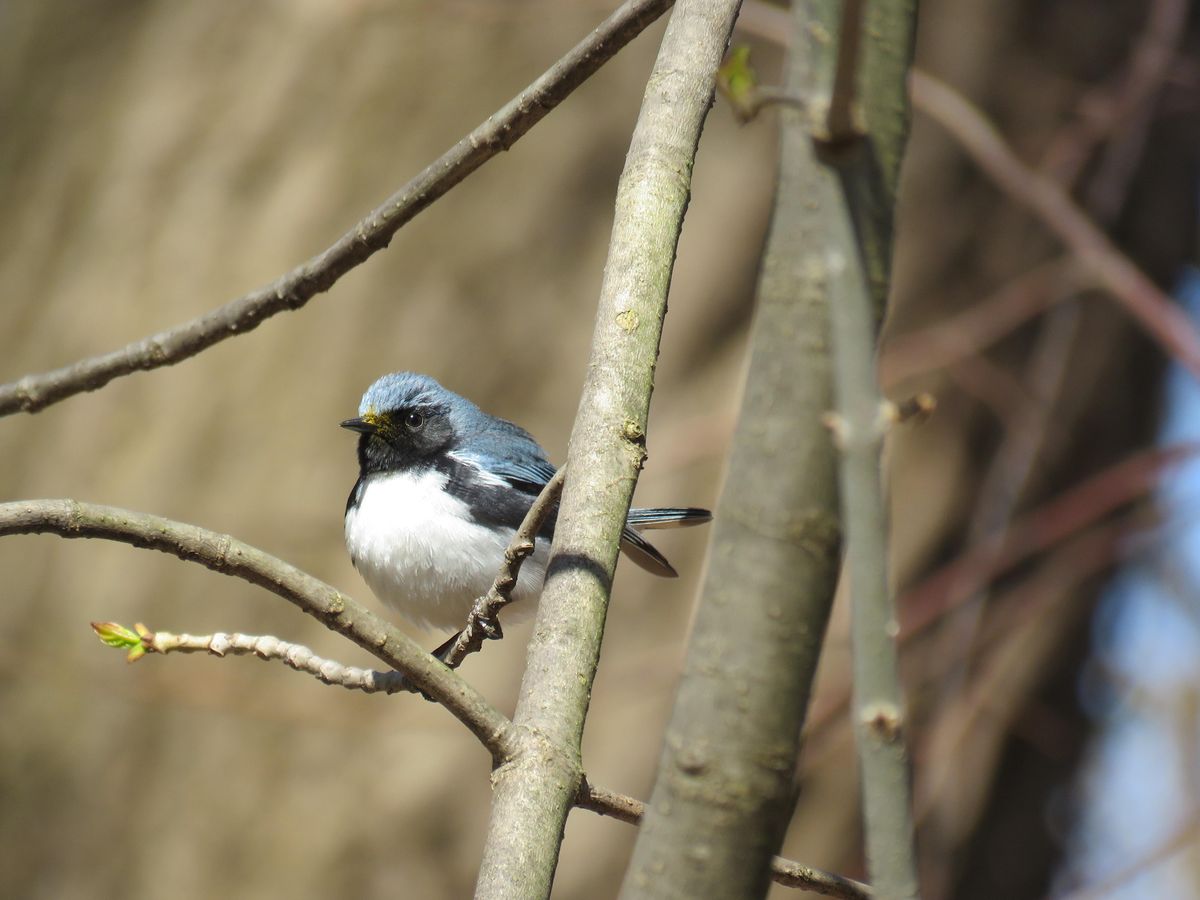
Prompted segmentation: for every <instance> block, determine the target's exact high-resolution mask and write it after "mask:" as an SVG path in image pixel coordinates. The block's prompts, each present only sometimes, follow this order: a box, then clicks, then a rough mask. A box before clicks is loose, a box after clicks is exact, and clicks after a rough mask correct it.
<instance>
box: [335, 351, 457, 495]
mask: <svg viewBox="0 0 1200 900" xmlns="http://www.w3.org/2000/svg"><path fill="white" fill-rule="evenodd" d="M467 402H468V401H466V400H463V398H461V397H459V396H458V395H457V394H453V393H451V392H450V391H448V390H446V389H445V388H444V387H442V386H441V385H440V384H438V383H437V382H436V381H434V380H433V379H432V378H430V377H429V376H427V375H418V374H415V373H413V372H397V373H395V374H393V375H384V376H383V377H382V378H380V379H379V380H378V381H376V382H375V383H374V384H373V385H371V386H370V387H369V388H367V392H366V393H365V394H363V398H362V403H360V404H359V407H358V415H357V416H356V417H355V418H353V419H347V420H346V421H344V422H342V427H343V428H348V429H350V430H351V431H357V432H358V433H359V435H360V437H359V439H358V462H359V466H360V467H361V469H362V474H363V475H368V474H371V473H373V472H391V471H396V470H399V469H405V468H408V467H410V466H412V465H415V464H418V463H420V462H422V461H425V460H428V459H431V458H432V457H433V456H435V455H436V454H438V453H441V452H443V451H445V450H447V449H448V448H450V447H451V446H453V444H454V438H455V428H454V419H455V418H456V414H459V413H460V411H459V410H458V408H457V407H458V405H459V404H466V403H467Z"/></svg>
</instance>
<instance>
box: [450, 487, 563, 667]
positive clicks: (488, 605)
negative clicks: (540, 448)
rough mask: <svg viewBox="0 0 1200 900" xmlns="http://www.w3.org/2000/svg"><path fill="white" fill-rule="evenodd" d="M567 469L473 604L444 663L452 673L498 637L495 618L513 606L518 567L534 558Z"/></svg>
mask: <svg viewBox="0 0 1200 900" xmlns="http://www.w3.org/2000/svg"><path fill="white" fill-rule="evenodd" d="M565 471H566V467H562V468H560V469H559V470H558V471H557V472H555V473H554V477H553V478H551V479H550V480H549V481H548V482H546V486H545V487H543V488H542V492H541V493H540V494H538V497H537V499H536V500H534V501H533V505H532V506H530V507H529V511H528V512H527V513H525V518H524V519H523V520H522V522H521V527H520V528H518V529H517V532H516V534H514V535H513V537H512V540H511V541H509V542H508V547H507V548H506V549H505V551H504V562H503V564H502V565H501V566H500V571H499V573H497V575H496V580H495V581H493V582H492V586H491V588H490V589H489V590H488V592H487V593H486V594H484V595H483V596H482V597H480V598H479V599H478V600H476V601H475V606H474V607H473V608H472V609H471V614H470V616H468V618H467V624H466V626H465V627H464V628H463V630H462V631H460V632H459V633H458V638H457V639H456V640H455V642H454V646H453V647H451V648H450V652H449V653H447V654H446V658H445V663H446V665H447V666H449V667H450V668H451V669H456V668H458V667H459V666H460V665H461V664H462V661H463V660H464V659H466V658H467V656H468V655H469V654H471V653H478V652H479V650H480V649H481V648H482V647H483V642H484V639H485V638H490V637H499V636H500V622H499V620H498V619H497V615H498V614H499V612H500V610H502V609H503V608H504V607H505V606H507V605H508V604H509V603H512V592H513V590H514V589H515V588H516V586H517V577H518V576H519V575H520V574H521V564H522V563H523V562H524V561H525V560H526V559H527V558H528V557H529V556H531V555H532V554H533V549H534V545H535V544H536V542H537V535H538V532H539V531H541V530H542V523H544V522H545V521H546V516H548V515H549V514H550V510H551V509H553V508H554V506H555V505H556V504H557V503H558V497H559V494H561V493H562V485H563V473H564V472H565Z"/></svg>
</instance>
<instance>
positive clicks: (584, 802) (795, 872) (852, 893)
mask: <svg viewBox="0 0 1200 900" xmlns="http://www.w3.org/2000/svg"><path fill="white" fill-rule="evenodd" d="M575 805H576V806H577V807H579V808H580V809H586V810H588V811H590V812H594V813H596V814H598V815H601V816H609V817H611V818H614V819H619V820H620V821H622V822H625V823H627V824H629V825H639V824H641V821H642V815H643V814H644V813H645V811H646V804H644V803H643V802H642V801H641V800H637V799H635V798H633V797H629V796H626V795H625V794H618V793H616V792H615V791H608V790H605V789H604V788H601V787H596V786H595V785H592V784H589V783H588V781H587V779H586V778H585V779H584V780H583V783H582V784H580V786H579V793H578V794H577V795H576V797H575ZM771 879H772V880H773V881H775V882H778V883H779V884H782V885H784V886H785V887H793V888H800V889H801V890H805V891H810V892H811V893H814V894H823V895H825V896H827V897H842V898H845V900H870V898H873V897H874V896H875V894H874V892H873V891H872V890H871V886H870V885H867V884H863V883H862V882H861V881H855V880H854V879H852V878H846V877H844V876H842V875H836V874H834V873H833V872H826V871H824V870H823V869H816V868H813V867H812V866H806V865H804V864H802V863H797V862H794V861H792V860H790V859H785V858H784V857H782V856H776V857H774V858H773V859H772V860H771Z"/></svg>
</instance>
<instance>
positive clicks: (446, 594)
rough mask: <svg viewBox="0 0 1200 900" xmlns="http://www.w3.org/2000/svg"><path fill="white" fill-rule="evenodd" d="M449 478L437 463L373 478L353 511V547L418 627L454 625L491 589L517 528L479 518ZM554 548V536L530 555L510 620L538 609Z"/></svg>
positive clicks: (374, 582) (376, 583)
mask: <svg viewBox="0 0 1200 900" xmlns="http://www.w3.org/2000/svg"><path fill="white" fill-rule="evenodd" d="M461 461H462V462H465V463H468V464H471V465H475V464H474V463H473V462H472V461H471V460H470V459H465V458H464V459H461ZM484 476H485V477H486V473H484ZM492 477H493V478H495V476H492ZM446 481H447V476H446V475H444V474H443V473H441V472H437V471H435V470H432V469H430V470H426V471H424V472H420V473H413V472H393V473H388V474H380V475H374V476H371V477H370V478H368V479H367V481H366V482H364V484H363V486H362V491H361V494H360V496H359V502H358V506H357V507H356V508H353V509H351V510H349V511H348V512H347V513H346V547H347V548H348V549H349V550H350V557H351V559H352V560H353V561H354V566H355V568H357V569H358V571H359V573H360V574H361V575H362V577H363V580H364V581H366V582H367V585H368V586H369V587H370V588H371V590H372V591H374V592H375V595H376V596H377V597H378V598H379V599H380V600H382V601H383V602H384V604H386V605H387V606H389V607H391V608H392V609H394V610H396V611H397V612H399V613H401V614H402V615H404V616H405V617H406V618H408V619H409V620H411V621H412V622H413V623H415V624H417V625H422V626H428V627H430V628H437V629H441V630H453V629H458V628H461V627H462V626H463V625H464V624H465V623H466V620H467V614H468V613H469V612H470V610H471V607H472V605H474V603H475V598H476V597H479V596H480V595H482V594H485V593H487V590H488V588H490V587H491V585H492V581H493V580H494V579H495V577H496V573H497V572H498V571H499V569H500V565H501V563H502V562H503V561H504V550H505V548H506V547H507V546H508V542H509V541H510V540H511V539H512V535H513V532H512V530H511V529H501V530H499V531H497V530H493V529H491V528H488V527H486V526H484V525H480V524H478V523H477V522H473V521H472V520H471V516H470V512H469V511H468V509H467V505H466V504H465V503H463V501H461V500H459V499H458V498H456V497H452V496H451V495H449V494H447V493H446V492H445V490H444V488H445V485H446ZM497 484H507V482H504V481H503V480H502V479H497ZM549 553H550V545H549V542H547V541H545V540H541V541H539V542H538V544H537V549H536V550H535V552H534V554H533V556H531V557H529V558H528V559H527V560H525V563H524V565H523V566H522V567H521V575H520V580H519V581H518V582H517V588H516V591H515V592H514V597H515V598H516V601H517V602H516V604H515V605H516V609H514V610H512V611H511V612H509V611H506V612H505V614H504V618H505V619H506V620H507V621H513V620H514V619H516V618H520V617H521V612H522V611H523V612H525V613H526V614H528V613H531V612H532V611H533V603H530V602H528V601H530V600H535V601H536V599H537V597H538V596H540V595H541V592H542V583H543V582H544V580H545V577H546V560H547V557H548V556H549ZM522 607H524V609H523V610H522ZM512 613H517V615H516V616H513V615H512Z"/></svg>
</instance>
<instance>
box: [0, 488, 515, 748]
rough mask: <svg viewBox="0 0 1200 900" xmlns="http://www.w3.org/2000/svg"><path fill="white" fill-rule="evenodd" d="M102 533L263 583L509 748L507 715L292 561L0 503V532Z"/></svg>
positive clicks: (40, 506) (177, 534) (183, 531)
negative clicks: (398, 671)
mask: <svg viewBox="0 0 1200 900" xmlns="http://www.w3.org/2000/svg"><path fill="white" fill-rule="evenodd" d="M9 534H57V535H59V536H60V537H65V538H103V539H105V540H111V541H120V542H121V543H125V544H132V545H133V546H135V547H143V548H146V549H150V550H159V551H161V552H163V553H170V554H171V555H173V556H177V557H179V558H180V559H183V560H187V561H188V562H198V563H200V564H201V565H203V566H205V567H207V568H209V569H212V570H213V571H214V572H220V573H221V574H223V575H232V576H234V577H236V578H241V579H242V580H244V581H248V582H250V583H251V584H256V585H258V586H259V587H262V588H266V589H267V590H268V591H271V593H273V594H277V595H279V596H280V597H282V598H283V599H285V600H287V601H288V602H289V603H291V604H293V605H294V606H296V607H298V608H299V609H301V610H302V611H303V612H306V613H308V614H309V615H310V616H312V617H313V618H315V619H317V620H318V621H320V622H321V623H322V624H323V625H325V627H327V628H329V629H330V630H331V631H336V632H337V633H338V634H342V635H345V636H346V637H348V638H349V639H350V640H352V641H353V642H354V643H356V644H358V646H360V647H362V648H363V649H364V650H366V651H367V652H368V653H370V654H371V655H373V656H375V657H376V658H378V659H381V660H383V662H385V663H387V665H389V666H391V667H392V668H394V669H398V670H400V671H401V672H403V673H404V674H405V676H407V678H408V679H409V680H410V681H411V682H412V683H413V684H414V685H415V686H416V687H417V688H419V689H420V690H422V691H423V692H425V693H426V694H428V695H429V696H430V697H433V698H434V699H435V700H436V701H437V702H439V703H441V704H442V705H443V706H444V707H446V709H448V710H449V711H450V714H451V715H453V716H454V717H455V718H457V719H458V720H459V721H460V722H462V723H463V724H464V725H466V726H467V728H468V729H470V731H471V733H472V734H474V735H475V736H476V737H477V738H479V740H480V742H481V743H482V744H483V745H484V746H485V747H487V749H488V750H489V751H490V752H491V754H492V757H493V758H494V759H495V760H497V761H499V760H501V759H503V758H505V757H507V755H508V754H509V753H510V752H511V750H510V745H511V736H512V735H511V730H510V723H509V721H508V719H506V718H505V717H504V715H503V714H501V713H500V712H499V711H498V710H497V709H496V708H495V707H493V706H492V705H491V704H490V703H488V701H487V700H486V699H485V698H484V697H483V695H482V694H480V693H479V692H478V691H476V690H475V689H474V688H473V687H471V686H470V685H469V684H467V682H465V681H463V680H462V678H460V677H459V676H458V675H457V674H455V673H454V672H451V671H450V670H449V669H447V668H446V667H445V666H444V665H442V664H441V663H440V662H438V661H437V660H436V659H434V658H433V657H432V656H430V655H429V654H428V653H426V652H425V651H424V650H422V649H421V648H420V647H418V646H417V644H416V643H415V642H414V641H413V640H412V639H411V638H410V637H408V636H407V635H406V634H404V633H403V632H401V631H400V630H399V629H397V628H396V627H395V626H394V625H391V624H390V623H388V622H385V621H384V620H383V619H380V618H379V617H378V616H376V615H375V614H374V613H372V612H370V611H369V610H367V609H365V608H363V607H362V606H359V604H357V603H355V602H354V601H353V600H351V599H350V598H349V597H347V596H346V595H344V594H342V593H341V592H339V591H337V590H336V589H334V588H332V587H330V586H329V585H327V584H325V583H324V582H323V581H320V580H319V579H317V578H314V577H313V576H311V575H309V574H308V573H306V572H302V571H301V570H300V569H297V568H296V567H295V566H292V565H289V564H288V563H285V562H284V561H283V560H280V559H276V558H275V557H273V556H270V555H269V554H267V553H264V552H263V551H261V550H258V549H256V548H254V547H251V546H250V545H249V544H244V543H242V542H241V541H239V540H237V539H235V538H232V537H230V536H229V535H226V534H218V533H217V532H215V531H209V530H207V529H205V528H200V527H198V526H195V525H186V524H184V523H182V522H174V521H172V520H170V519H164V518H160V517H159V516H152V515H148V514H146V513H138V512H131V511H129V510H126V509H117V508H116V507H112V506H99V505H96V504H92V503H80V502H78V501H75V500H21V501H17V502H14V503H0V536H3V535H9Z"/></svg>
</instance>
